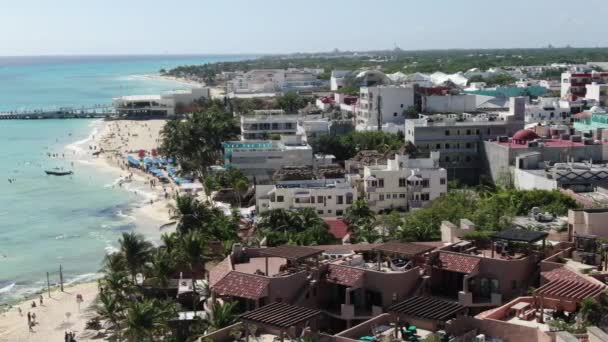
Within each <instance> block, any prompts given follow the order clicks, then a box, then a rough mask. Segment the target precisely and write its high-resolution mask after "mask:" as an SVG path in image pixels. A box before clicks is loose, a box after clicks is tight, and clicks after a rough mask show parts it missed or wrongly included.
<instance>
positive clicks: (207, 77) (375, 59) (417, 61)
mask: <svg viewBox="0 0 608 342" xmlns="http://www.w3.org/2000/svg"><path fill="white" fill-rule="evenodd" d="M590 61H608V48H543V49H493V50H428V51H402V50H394V51H377V52H365V53H357V54H353V53H350V54H345V53H327V54H293V55H275V56H264V57H260V58H257V59H252V60H244V61H238V62H217V63H209V64H204V65H188V66H180V67H177V68H174V69H171V70H169V71H166V72H165V73H166V74H168V75H171V76H176V77H190V78H193V77H194V78H198V79H200V80H203V81H205V82H206V83H208V84H214V83H215V82H216V79H215V76H216V74H219V73H221V72H222V71H227V72H230V71H237V70H239V71H248V70H251V69H286V68H319V69H324V70H325V72H324V73H323V74H322V75H321V76H320V77H321V78H325V79H327V78H329V75H330V72H331V70H334V69H343V70H356V69H359V68H363V67H381V69H382V70H383V71H384V72H386V73H394V72H397V71H401V72H403V73H406V74H407V73H414V72H427V73H428V72H434V71H443V72H446V73H454V72H458V71H466V70H469V69H471V68H479V69H483V70H485V69H488V68H492V67H507V66H526V65H546V64H551V63H572V64H583V63H586V62H590Z"/></svg>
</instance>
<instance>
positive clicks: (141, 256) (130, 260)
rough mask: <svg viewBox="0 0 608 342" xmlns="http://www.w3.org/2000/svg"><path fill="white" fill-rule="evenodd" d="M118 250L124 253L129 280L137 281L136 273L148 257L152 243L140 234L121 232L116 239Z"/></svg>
mask: <svg viewBox="0 0 608 342" xmlns="http://www.w3.org/2000/svg"><path fill="white" fill-rule="evenodd" d="M118 243H119V244H120V252H121V253H122V254H123V255H124V258H125V262H126V265H127V269H128V270H129V273H130V274H131V280H132V281H133V283H134V284H136V283H137V279H136V277H137V273H139V271H141V270H142V269H143V267H144V265H145V264H146V262H147V261H148V260H149V258H150V252H151V250H152V244H151V243H150V242H148V241H146V240H145V239H144V237H143V236H142V235H139V234H135V233H133V232H131V233H123V234H122V238H120V239H119V240H118Z"/></svg>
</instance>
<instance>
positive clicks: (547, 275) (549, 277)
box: [540, 266, 588, 282]
mask: <svg viewBox="0 0 608 342" xmlns="http://www.w3.org/2000/svg"><path fill="white" fill-rule="evenodd" d="M540 275H541V277H542V278H543V279H544V280H546V282H550V281H553V280H560V279H562V280H570V281H580V282H588V280H587V279H585V277H583V276H581V275H578V274H576V272H574V271H572V270H570V269H569V268H567V267H565V266H564V267H559V268H556V269H554V270H551V271H546V272H541V274H540Z"/></svg>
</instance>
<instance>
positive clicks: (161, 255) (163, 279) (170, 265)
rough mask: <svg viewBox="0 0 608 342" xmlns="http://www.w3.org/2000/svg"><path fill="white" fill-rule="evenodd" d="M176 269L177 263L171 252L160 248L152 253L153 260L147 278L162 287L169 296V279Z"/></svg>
mask: <svg viewBox="0 0 608 342" xmlns="http://www.w3.org/2000/svg"><path fill="white" fill-rule="evenodd" d="M174 271H175V263H174V260H173V258H172V257H171V255H170V254H169V252H167V250H166V249H161V248H158V249H156V251H155V253H154V254H153V255H152V260H151V263H150V265H149V266H148V268H147V278H148V279H150V280H151V281H152V282H153V284H154V285H156V286H158V287H160V288H162V289H163V291H164V292H165V296H166V297H169V294H168V292H167V290H168V288H169V280H170V278H169V277H170V276H171V274H172V273H173V272H174Z"/></svg>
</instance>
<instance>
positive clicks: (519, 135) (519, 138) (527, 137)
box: [513, 129, 539, 144]
mask: <svg viewBox="0 0 608 342" xmlns="http://www.w3.org/2000/svg"><path fill="white" fill-rule="evenodd" d="M538 138H539V136H538V134H536V132H534V131H533V130H531V129H520V130H519V131H517V132H515V134H513V141H514V142H515V143H518V144H525V143H526V142H528V141H532V140H534V139H538Z"/></svg>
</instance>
